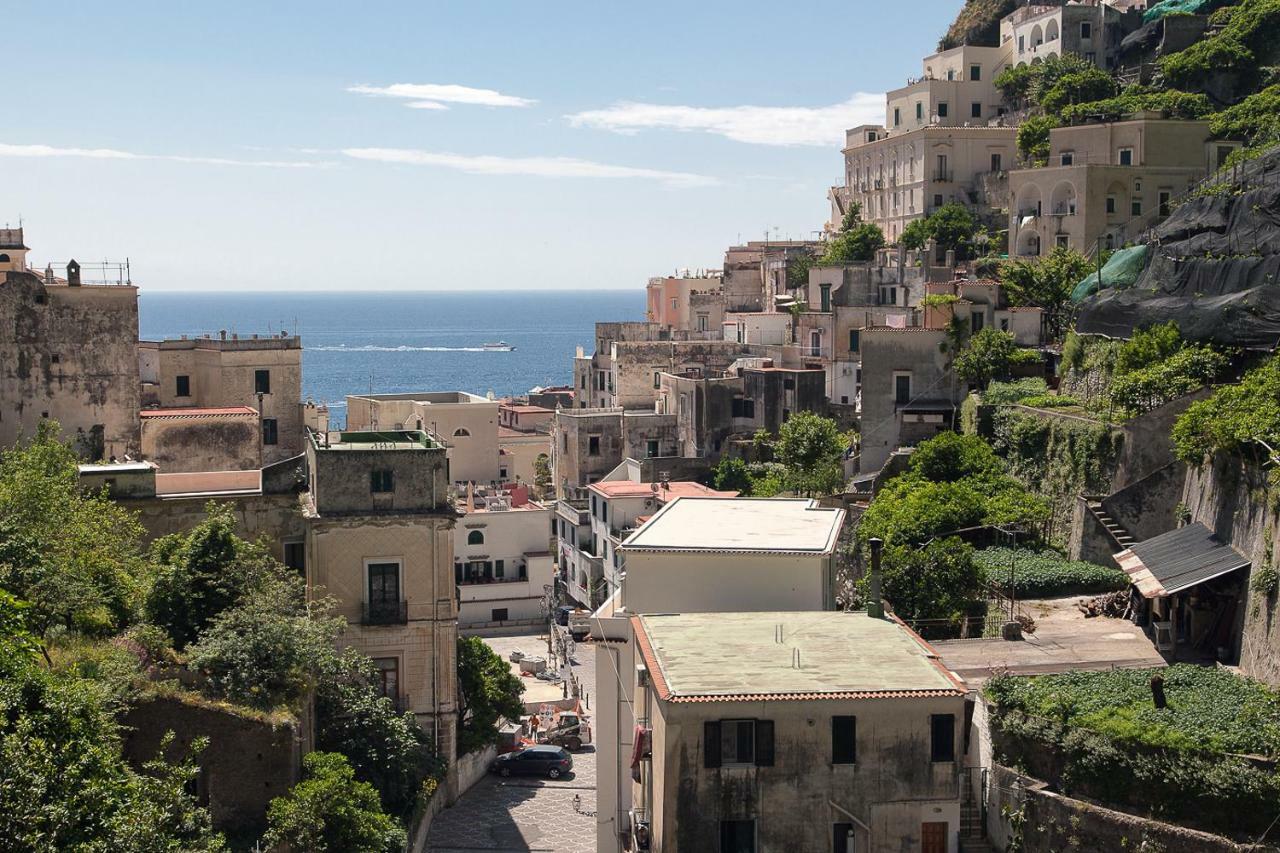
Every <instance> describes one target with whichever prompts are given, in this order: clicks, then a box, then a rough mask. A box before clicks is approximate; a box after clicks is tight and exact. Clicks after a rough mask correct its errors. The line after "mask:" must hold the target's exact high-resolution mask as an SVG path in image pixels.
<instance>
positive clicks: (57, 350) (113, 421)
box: [0, 271, 140, 460]
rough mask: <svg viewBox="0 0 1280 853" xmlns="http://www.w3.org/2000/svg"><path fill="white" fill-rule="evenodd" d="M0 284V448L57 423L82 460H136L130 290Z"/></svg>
mask: <svg viewBox="0 0 1280 853" xmlns="http://www.w3.org/2000/svg"><path fill="white" fill-rule="evenodd" d="M2 275H3V279H0V329H4V330H5V334H4V335H2V336H0V447H7V446H9V445H11V444H13V443H14V442H16V441H17V440H18V438H19V437H20V436H27V437H30V436H33V435H35V433H36V429H37V428H38V426H39V424H40V421H42V420H44V419H45V418H52V419H54V420H57V421H58V423H59V424H61V426H62V432H63V436H64V437H66V438H67V439H70V440H71V441H72V443H73V445H74V446H75V449H76V451H77V453H78V454H79V455H80V456H82V457H83V458H85V459H89V460H97V459H106V458H109V457H112V456H115V457H117V458H123V457H124V455H125V454H126V453H132V454H136V453H137V452H138V447H139V443H138V408H139V400H140V397H139V393H140V392H139V388H138V357H137V351H136V346H137V341H138V289H137V288H136V287H132V286H99V285H88V286H81V287H70V286H66V285H45V284H44V283H43V282H42V281H41V280H40V279H39V278H38V277H37V276H34V275H31V274H30V273H24V272H12V271H9V272H5V273H3V274H2Z"/></svg>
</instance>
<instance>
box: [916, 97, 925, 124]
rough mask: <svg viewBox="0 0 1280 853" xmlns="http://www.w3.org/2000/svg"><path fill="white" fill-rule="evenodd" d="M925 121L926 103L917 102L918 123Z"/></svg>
mask: <svg viewBox="0 0 1280 853" xmlns="http://www.w3.org/2000/svg"><path fill="white" fill-rule="evenodd" d="M923 120H924V102H923V101H916V121H917V122H919V121H923Z"/></svg>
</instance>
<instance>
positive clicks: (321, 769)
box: [264, 752, 408, 853]
mask: <svg viewBox="0 0 1280 853" xmlns="http://www.w3.org/2000/svg"><path fill="white" fill-rule="evenodd" d="M302 768H303V780H302V781H301V782H299V783H298V784H296V785H294V786H293V787H292V788H290V789H289V793H288V794H285V795H284V796H283V797H276V798H275V799H274V800H272V801H271V805H270V806H269V807H268V808H267V824H268V829H267V834H266V837H265V839H264V840H265V841H266V842H267V844H268V846H276V845H282V846H287V847H288V849H289V850H291V851H293V853H398V851H400V850H401V849H403V848H404V845H405V844H406V843H407V841H408V839H407V838H406V836H405V832H404V830H403V829H401V828H400V826H399V825H398V824H397V823H396V822H395V821H394V820H392V819H391V818H390V817H389V816H388V815H387V814H385V813H384V812H383V811H382V808H381V807H380V805H379V803H378V792H377V791H376V790H375V789H374V787H373V786H372V785H370V784H368V783H367V782H360V781H358V780H357V779H356V777H355V771H353V770H352V769H351V765H350V764H349V763H348V762H347V759H346V758H344V757H343V756H341V755H338V754H337V753H334V752H312V753H310V754H309V755H307V756H306V757H305V758H303V759H302Z"/></svg>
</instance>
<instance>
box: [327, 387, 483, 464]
mask: <svg viewBox="0 0 1280 853" xmlns="http://www.w3.org/2000/svg"><path fill="white" fill-rule="evenodd" d="M347 428H348V429H353V430H374V431H376V430H387V429H419V430H426V431H429V432H430V433H431V434H432V435H435V436H438V437H439V438H440V439H441V440H443V441H444V443H445V446H446V447H447V448H448V451H449V476H450V477H451V478H452V480H453V482H455V483H467V482H474V483H495V484H496V483H497V482H498V479H499V478H498V465H499V459H498V402H497V401H496V400H489V399H487V398H485V397H478V396H476V395H475V394H468V393H467V392H465V391H424V392H412V393H408V394H359V395H348V396H347Z"/></svg>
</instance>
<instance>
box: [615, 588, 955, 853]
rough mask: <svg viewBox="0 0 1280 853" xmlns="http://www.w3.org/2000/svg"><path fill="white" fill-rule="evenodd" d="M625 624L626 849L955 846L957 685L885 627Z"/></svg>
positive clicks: (699, 618)
mask: <svg viewBox="0 0 1280 853" xmlns="http://www.w3.org/2000/svg"><path fill="white" fill-rule="evenodd" d="M631 622H632V626H633V631H634V634H635V637H636V641H637V645H638V647H639V655H638V660H637V664H636V666H635V667H634V668H629V669H627V670H626V671H625V677H626V679H627V681H628V682H629V687H630V689H632V690H633V698H632V701H631V707H632V708H633V709H634V712H635V715H636V737H637V738H638V740H639V745H638V746H636V747H635V748H634V749H633V750H632V752H631V755H630V756H629V758H630V765H631V766H630V768H629V769H630V773H629V775H628V778H627V780H626V781H627V782H628V783H631V784H632V791H633V793H632V803H633V805H632V807H631V808H630V810H629V812H628V814H627V816H626V820H627V823H628V824H629V827H630V837H631V841H632V843H631V844H630V845H627V848H628V849H640V850H651V851H677V850H733V851H752V853H754V851H757V850H761V851H765V850H806V851H824V850H832V851H836V852H837V853H890V851H902V850H918V851H922V853H957V851H958V849H959V841H958V836H959V830H960V811H961V809H960V806H961V797H962V791H961V786H962V781H963V780H964V775H963V773H962V772H961V771H962V768H963V753H964V747H963V744H964V738H963V732H964V721H965V694H966V693H967V690H968V689H967V687H966V685H965V683H964V682H963V681H961V680H960V679H959V678H958V677H956V676H955V675H953V674H952V673H950V672H949V671H948V670H947V669H946V667H945V666H943V664H942V662H941V661H940V660H939V658H938V655H937V653H936V652H934V650H933V649H932V648H930V647H929V645H928V644H927V643H925V642H924V641H923V640H921V639H920V638H919V637H918V636H917V635H916V634H915V633H914V632H912V631H911V630H910V629H909V628H907V627H906V626H905V625H904V624H902V623H901V622H900V621H897V620H891V619H883V618H876V617H873V616H869V615H867V614H865V613H858V612H853V613H837V612H811V611H810V612H747V613H732V612H729V613H696V612H686V613H679V614H676V613H666V614H661V615H635V616H632V617H631ZM601 849H605V848H603V847H602V848H601Z"/></svg>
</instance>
